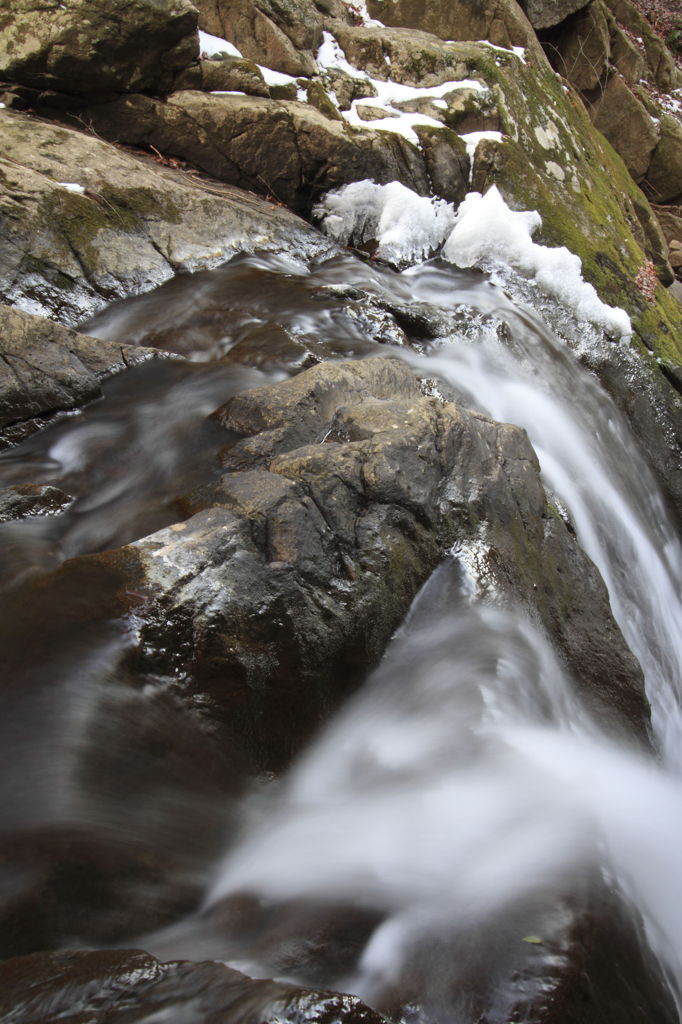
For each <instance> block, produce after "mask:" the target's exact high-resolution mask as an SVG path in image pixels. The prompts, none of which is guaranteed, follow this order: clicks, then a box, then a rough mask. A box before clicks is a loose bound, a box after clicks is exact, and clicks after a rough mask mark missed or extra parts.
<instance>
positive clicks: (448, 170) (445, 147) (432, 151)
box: [417, 127, 471, 204]
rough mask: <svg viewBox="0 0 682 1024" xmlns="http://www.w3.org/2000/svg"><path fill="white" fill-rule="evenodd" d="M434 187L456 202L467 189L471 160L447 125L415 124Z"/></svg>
mask: <svg viewBox="0 0 682 1024" xmlns="http://www.w3.org/2000/svg"><path fill="white" fill-rule="evenodd" d="M417 135H418V136H419V142H420V143H421V147H422V152H423V153H424V160H425V161H426V167H427V170H428V172H429V179H430V181H431V185H432V187H433V191H434V192H435V193H436V195H438V196H442V197H443V199H447V200H448V202H450V203H456V204H459V203H461V202H462V200H463V199H464V197H465V195H466V194H467V192H468V191H469V185H470V172H471V160H470V158H469V154H468V153H467V148H466V144H465V143H464V141H463V140H462V139H461V138H460V137H459V135H458V134H457V133H456V132H454V131H450V130H449V129H447V128H429V127H423V128H417Z"/></svg>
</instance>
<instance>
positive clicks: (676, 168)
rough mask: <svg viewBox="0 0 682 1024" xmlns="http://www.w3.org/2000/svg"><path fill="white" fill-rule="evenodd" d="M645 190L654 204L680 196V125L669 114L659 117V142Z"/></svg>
mask: <svg viewBox="0 0 682 1024" xmlns="http://www.w3.org/2000/svg"><path fill="white" fill-rule="evenodd" d="M645 189H646V192H647V194H648V195H649V196H650V197H651V199H652V201H653V202H654V203H670V202H674V201H675V200H676V199H677V198H678V196H682V124H680V122H679V121H678V120H677V119H676V118H674V117H672V116H671V115H670V114H663V116H662V117H661V127H660V141H659V143H658V145H657V146H656V148H655V150H654V152H653V154H652V156H651V162H650V164H649V168H648V170H647V172H646V182H645Z"/></svg>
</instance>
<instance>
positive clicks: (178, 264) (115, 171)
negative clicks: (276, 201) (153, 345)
mask: <svg viewBox="0 0 682 1024" xmlns="http://www.w3.org/2000/svg"><path fill="white" fill-rule="evenodd" d="M149 102H151V101H149ZM0 131H1V132H2V139H3V146H2V153H1V154H0V298H2V299H3V300H4V301H5V302H7V303H9V304H10V305H13V306H17V307H18V308H20V309H24V310H26V311H27V312H32V313H38V314H41V315H50V316H52V317H54V318H55V319H58V320H60V321H61V322H62V323H65V324H68V325H70V326H75V325H76V324H77V323H79V322H81V321H82V320H84V319H85V318H87V317H88V316H91V315H92V314H93V313H94V312H95V311H96V310H98V309H100V308H101V307H102V306H104V305H105V304H106V303H107V302H110V301H111V300H112V299H115V298H120V297H122V296H124V295H130V294H135V293H139V292H143V291H147V290H148V289H150V288H152V287H154V286H156V285H158V284H160V283H161V282H163V281H166V280H168V279H169V278H170V277H172V276H173V274H175V273H177V272H178V271H180V270H196V269H198V268H200V267H206V266H216V265H218V264H219V263H222V262H224V261H225V260H227V259H229V258H230V257H231V256H233V255H234V254H235V253H236V252H240V251H247V252H249V251H251V252H252V251H253V250H254V249H273V248H281V249H288V250H290V251H297V252H307V253H311V254H312V253H313V252H316V251H317V252H319V251H320V250H321V249H324V248H325V243H324V241H323V239H322V238H321V237H320V236H319V235H318V234H317V233H316V232H314V231H313V230H312V229H310V228H309V227H308V226H307V225H306V224H304V223H303V222H302V221H300V220H299V219H298V218H297V217H294V216H293V215H292V214H291V213H289V212H288V211H287V210H282V209H276V208H274V207H272V206H271V205H269V204H267V203H264V202H260V201H258V200H257V199H256V198H255V197H253V196H250V197H248V198H246V197H244V196H242V195H241V194H239V193H235V191H234V190H229V189H226V188H221V186H220V185H219V184H218V183H215V182H214V183H208V182H206V183H204V182H202V181H201V180H200V179H198V178H197V176H193V177H190V176H189V175H187V174H185V173H183V172H182V171H181V170H179V169H177V170H174V169H173V168H172V167H167V166H163V165H162V163H161V162H157V163H155V162H152V161H151V160H141V159H139V158H136V157H134V156H132V155H130V154H128V153H126V152H125V151H124V150H123V149H121V148H114V147H113V146H110V145H108V144H106V143H105V142H103V141H102V140H101V139H98V138H96V137H95V136H93V135H88V134H84V133H83V132H77V131H73V130H70V129H66V128H60V127H56V126H54V125H51V124H48V123H46V122H44V121H39V120H37V119H35V118H31V117H29V116H27V115H24V114H18V113H15V112H11V111H9V110H0Z"/></svg>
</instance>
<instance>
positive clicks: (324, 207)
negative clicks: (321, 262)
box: [313, 180, 455, 264]
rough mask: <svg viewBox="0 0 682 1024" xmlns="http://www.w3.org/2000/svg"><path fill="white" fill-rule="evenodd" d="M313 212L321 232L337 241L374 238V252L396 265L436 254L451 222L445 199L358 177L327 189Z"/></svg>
mask: <svg viewBox="0 0 682 1024" xmlns="http://www.w3.org/2000/svg"><path fill="white" fill-rule="evenodd" d="M313 213H314V215H315V216H316V217H319V218H320V219H321V221H322V224H321V227H322V230H323V231H324V232H325V234H327V235H329V236H331V237H332V238H333V239H334V240H335V241H337V242H338V243H340V244H341V245H347V244H348V243H349V242H352V243H354V244H355V245H360V244H362V243H363V242H366V241H369V240H376V241H377V242H378V243H379V245H378V249H377V255H378V256H380V257H382V258H383V259H386V260H389V261H390V262H391V263H394V264H405V263H414V262H418V261H420V260H423V259H425V258H427V257H428V256H429V255H430V254H431V253H432V252H435V251H436V250H437V249H438V248H439V246H440V245H441V244H442V242H443V240H444V239H445V238H446V237H447V235H448V234H449V232H450V231H451V230H452V227H453V225H454V223H455V211H454V208H453V206H452V205H451V204H450V203H447V202H446V201H445V200H444V199H431V198H429V197H427V196H418V195H417V194H416V193H415V192H413V191H412V190H411V189H409V188H407V187H406V186H405V185H402V184H401V183H400V182H398V181H392V182H390V184H388V185H377V184H375V183H374V182H373V181H368V180H365V181H356V182H353V183H352V184H351V185H344V186H343V187H342V188H340V189H337V190H336V191H334V192H329V193H327V195H326V196H325V197H324V198H323V199H322V201H321V202H320V203H318V205H317V206H316V207H315V209H314V210H313Z"/></svg>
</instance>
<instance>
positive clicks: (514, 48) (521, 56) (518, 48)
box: [449, 39, 526, 64]
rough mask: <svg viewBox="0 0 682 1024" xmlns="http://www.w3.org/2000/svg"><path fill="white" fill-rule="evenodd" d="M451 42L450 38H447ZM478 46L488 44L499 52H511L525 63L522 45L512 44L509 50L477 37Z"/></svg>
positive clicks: (524, 52)
mask: <svg viewBox="0 0 682 1024" xmlns="http://www.w3.org/2000/svg"><path fill="white" fill-rule="evenodd" d="M449 41H450V42H452V40H449ZM478 45H479V46H489V47H490V49H491V50H498V51H499V53H513V54H515V56H517V57H518V58H519V60H520V61H521V63H522V64H525V63H526V51H525V50H524V48H523V46H512V47H511V48H510V49H509V50H508V49H506V47H504V46H496V45H495V43H491V42H490V40H489V39H479V40H478Z"/></svg>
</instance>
